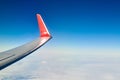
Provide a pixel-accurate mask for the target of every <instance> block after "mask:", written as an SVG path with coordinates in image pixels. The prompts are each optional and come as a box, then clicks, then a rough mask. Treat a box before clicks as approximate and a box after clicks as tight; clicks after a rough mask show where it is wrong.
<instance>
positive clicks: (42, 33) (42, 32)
mask: <svg viewBox="0 0 120 80" xmlns="http://www.w3.org/2000/svg"><path fill="white" fill-rule="evenodd" d="M37 20H38V26H39V29H40V37H50V34H49V32H48V30H47V27H46V25H45V23H44V21H43V19H42V17H41V16H40V14H37Z"/></svg>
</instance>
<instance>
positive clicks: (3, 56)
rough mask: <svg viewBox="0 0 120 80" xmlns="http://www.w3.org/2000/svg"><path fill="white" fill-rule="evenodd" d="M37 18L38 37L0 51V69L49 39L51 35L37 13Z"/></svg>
mask: <svg viewBox="0 0 120 80" xmlns="http://www.w3.org/2000/svg"><path fill="white" fill-rule="evenodd" d="M37 20H38V26H39V29H40V37H39V38H37V39H35V40H33V41H32V42H29V43H27V44H24V45H22V46H19V47H16V48H14V49H11V50H8V51H5V52H0V70H2V69H3V68H5V67H7V66H9V65H11V64H13V63H14V62H16V61H18V60H20V59H22V58H24V57H25V56H27V55H29V54H31V53H32V52H34V51H35V50H37V49H38V48H40V47H41V46H42V45H44V44H45V43H46V42H47V41H48V40H50V39H51V35H50V33H49V32H48V29H47V27H46V25H45V24H44V21H43V19H42V17H41V16H40V15H39V14H37Z"/></svg>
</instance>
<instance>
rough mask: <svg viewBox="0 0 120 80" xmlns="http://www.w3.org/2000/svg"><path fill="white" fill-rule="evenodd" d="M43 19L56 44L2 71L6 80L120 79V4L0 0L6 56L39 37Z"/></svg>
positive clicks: (92, 0)
mask: <svg viewBox="0 0 120 80" xmlns="http://www.w3.org/2000/svg"><path fill="white" fill-rule="evenodd" d="M37 13H39V14H41V16H42V17H43V20H44V21H45V24H46V26H47V27H48V29H49V31H50V33H51V35H52V36H53V38H52V39H51V40H50V41H49V42H48V43H47V44H46V45H44V46H43V47H42V48H41V49H39V50H38V51H37V52H35V53H34V54H32V55H30V56H28V57H26V58H25V59H23V60H21V61H20V62H17V63H15V64H13V65H12V66H10V67H8V68H6V69H5V70H3V71H1V72H0V75H2V76H0V79H3V80H6V79H9V78H10V79H15V80H16V79H17V80H20V79H21V78H23V79H25V80H27V79H29V78H31V77H32V78H33V79H32V80H37V79H38V80H39V79H41V80H74V79H75V80H80V79H81V80H96V79H97V78H99V79H97V80H119V79H120V77H119V73H120V70H119V67H120V65H119V61H120V59H119V58H120V1H118V0H0V44H1V46H0V51H5V50H8V49H11V48H14V47H17V46H20V45H22V44H24V43H26V42H29V41H32V40H34V39H35V38H37V37H38V36H39V29H38V24H37V19H36V14H37ZM38 53H41V54H38ZM29 61H30V62H29ZM24 62H27V64H25V63H24ZM34 62H36V64H35V63H34ZM37 63H39V64H37ZM18 65H21V66H18ZM31 65H34V66H31ZM40 66H41V67H40ZM16 67H17V68H16ZM18 68H19V69H18ZM24 70H27V71H25V72H24ZM11 73H13V74H14V73H18V74H14V75H12V74H11ZM22 73H25V74H26V75H22ZM28 73H29V74H28ZM32 75H33V76H32ZM36 76H37V78H36ZM18 78H19V79H18Z"/></svg>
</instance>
